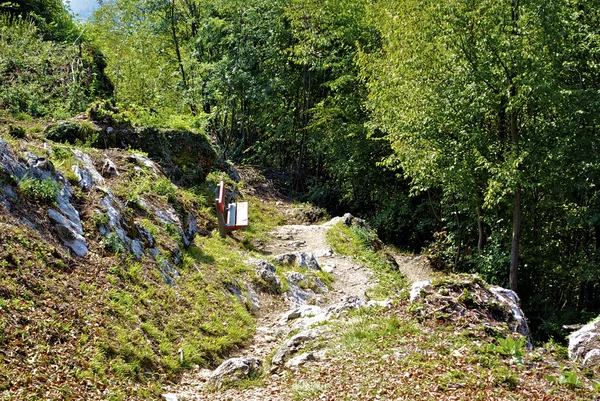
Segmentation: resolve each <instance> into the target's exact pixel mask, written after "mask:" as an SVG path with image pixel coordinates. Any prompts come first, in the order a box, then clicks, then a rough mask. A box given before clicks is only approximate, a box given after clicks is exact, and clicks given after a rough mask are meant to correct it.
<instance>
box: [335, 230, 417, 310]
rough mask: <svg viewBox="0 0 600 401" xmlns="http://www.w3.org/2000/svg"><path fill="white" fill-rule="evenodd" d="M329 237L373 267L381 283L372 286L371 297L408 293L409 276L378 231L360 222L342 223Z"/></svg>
mask: <svg viewBox="0 0 600 401" xmlns="http://www.w3.org/2000/svg"><path fill="white" fill-rule="evenodd" d="M326 238H327V242H328V243H329V244H330V245H331V248H332V250H333V251H334V252H335V253H337V254H339V255H345V256H350V257H352V258H354V259H355V260H356V261H357V262H358V263H362V264H364V265H366V266H368V267H370V268H371V269H372V270H373V272H374V273H375V274H376V277H377V278H378V281H379V283H378V284H377V285H376V286H375V287H373V288H371V289H370V290H369V293H368V295H369V296H370V297H371V298H373V299H384V298H387V297H390V296H397V295H399V294H404V296H406V294H407V291H406V286H407V283H406V279H405V278H404V275H403V274H402V273H401V272H400V270H399V269H398V268H397V267H396V265H395V263H394V262H392V257H391V256H390V255H389V254H388V253H387V252H386V249H385V247H383V246H382V244H381V243H380V242H379V239H378V238H377V235H376V233H375V232H373V231H371V230H368V229H366V228H364V227H359V226H357V225H352V226H347V225H345V224H344V223H338V224H336V225H335V226H333V227H332V228H331V229H330V230H329V231H328V232H327V237H326Z"/></svg>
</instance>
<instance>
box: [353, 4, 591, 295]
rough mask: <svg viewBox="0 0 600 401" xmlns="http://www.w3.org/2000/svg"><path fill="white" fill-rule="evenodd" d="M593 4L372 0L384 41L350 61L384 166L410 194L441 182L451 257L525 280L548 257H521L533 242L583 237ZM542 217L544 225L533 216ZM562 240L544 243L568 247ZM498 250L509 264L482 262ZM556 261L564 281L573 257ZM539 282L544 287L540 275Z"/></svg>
mask: <svg viewBox="0 0 600 401" xmlns="http://www.w3.org/2000/svg"><path fill="white" fill-rule="evenodd" d="M595 6H596V5H595V4H587V3H586V4H585V5H584V4H583V3H578V4H574V3H570V2H566V1H558V0H557V1H551V2H539V1H503V2H492V1H479V0H477V1H476V0H472V1H467V2H458V1H451V2H446V3H444V4H443V5H440V4H439V3H437V2H432V1H425V2H421V1H419V2H417V1H412V0H382V1H378V2H376V3H374V7H373V13H374V18H375V19H376V20H377V21H378V22H379V23H380V27H381V34H382V37H383V38H384V44H383V50H382V52H381V53H380V54H377V55H375V56H373V57H367V56H365V57H364V58H363V60H364V65H365V66H366V73H365V75H366V77H368V78H369V79H370V90H371V95H370V103H371V104H372V109H373V124H372V125H373V127H375V128H378V129H381V130H383V131H384V132H385V133H386V136H387V138H388V139H389V140H390V142H391V144H392V147H393V148H394V155H392V157H390V158H388V163H389V165H390V166H393V167H400V168H401V169H402V171H403V172H404V173H405V175H406V176H407V177H409V178H410V179H411V180H412V187H413V192H414V193H420V192H423V191H431V190H432V189H440V190H441V193H442V194H443V198H442V205H443V207H444V213H443V214H444V219H445V222H446V225H447V228H448V229H449V230H450V231H451V235H452V240H453V242H454V248H453V249H454V250H455V255H456V257H455V258H454V261H453V262H454V265H455V266H456V268H461V265H462V268H465V267H468V266H469V264H468V263H466V262H469V263H471V264H472V263H475V266H476V267H477V268H479V269H489V270H487V271H488V273H489V274H490V275H491V276H492V277H495V279H499V278H501V277H502V276H503V274H501V272H502V269H505V268H507V267H510V269H509V271H510V274H509V277H510V280H509V281H510V286H511V288H513V289H517V265H518V264H519V261H521V267H520V268H521V270H522V269H524V264H525V263H526V264H527V266H528V267H527V268H525V271H524V273H525V276H526V277H528V278H529V277H530V276H531V273H532V271H537V270H538V269H540V268H541V266H542V265H547V264H548V263H550V262H551V261H552V260H551V259H550V258H548V259H545V256H541V255H537V256H535V257H534V256H533V255H532V250H533V249H540V248H539V246H540V245H541V244H544V243H545V242H548V241H550V242H552V241H553V238H556V237H557V236H559V237H563V235H564V234H566V232H570V233H571V234H570V235H575V236H576V237H577V239H575V238H572V239H571V241H574V242H575V243H577V242H579V243H580V245H574V244H572V245H574V246H575V248H577V249H578V251H577V253H579V252H580V251H583V250H584V249H589V244H591V243H593V242H595V238H594V237H595V234H591V233H590V229H589V228H586V229H583V230H578V229H576V227H577V226H580V225H581V224H583V223H584V221H586V220H587V221H588V222H589V223H586V225H587V226H590V224H595V223H591V222H592V221H595V220H594V219H595V218H594V216H595V215H596V212H595V210H596V209H595V205H594V206H593V210H594V211H593V212H592V208H590V206H589V205H590V204H591V203H593V202H595V201H593V200H592V199H595V195H594V191H593V190H592V188H593V187H594V186H595V185H597V182H596V179H595V178H592V177H595V176H590V175H588V174H591V173H594V174H595V171H596V168H597V166H598V157H597V153H596V152H594V149H596V147H597V145H596V143H597V140H596V139H595V131H596V130H597V123H598V121H597V116H598V112H597V111H598V110H597V107H598V105H599V103H598V92H597V88H598V86H597V82H598V80H597V79H598V70H597V67H595V66H596V65H598V64H597V62H596V60H597V57H598V52H597V49H598V40H597V37H598V36H597V33H598V25H597V24H594V21H597V11H595V10H596V9H597V8H595ZM584 166H585V167H584ZM565 177H569V180H570V181H572V182H573V183H577V188H578V189H579V190H580V191H574V190H573V188H572V187H570V184H569V183H568V182H565ZM555 179H556V180H555ZM575 192H577V195H575ZM569 205H570V206H569ZM548 213H550V214H548ZM550 216H552V219H554V221H553V224H550V223H549V222H546V221H544V220H545V218H547V217H550ZM559 216H561V217H559ZM569 216H571V217H569ZM558 221H560V223H558ZM509 222H511V223H510V225H509ZM535 222H537V226H536V225H535V224H534V223H535ZM554 223H558V224H554ZM540 224H541V226H540ZM550 226H553V230H556V229H558V227H560V228H561V230H566V232H564V233H561V234H557V233H556V232H552V231H551V230H550ZM584 231H585V232H586V233H585V234H584V233H583V232H584ZM586 238H587V239H586ZM565 239H566V238H564V237H563V239H562V240H561V242H562V244H560V245H556V246H555V247H554V248H555V250H554V251H553V254H556V252H563V253H565V252H567V251H568V249H569V248H570V246H569V245H567V244H566V243H565V242H564V241H565ZM586 244H588V245H586ZM547 245H549V244H546V246H547ZM524 247H525V248H524ZM465 248H466V249H465ZM472 248H478V249H479V256H477V253H473V252H472V251H471V249H472ZM509 250H510V252H509ZM498 252H499V253H498ZM509 253H510V259H509V265H510V266H506V265H504V264H501V265H500V266H495V267H491V266H490V262H491V263H493V261H490V259H489V256H490V255H492V254H493V255H496V258H495V259H496V260H499V261H502V260H507V259H506V258H505V257H504V256H502V255H507V254H509ZM584 253H587V251H585V252H584ZM563 256H565V255H563ZM524 258H527V259H525V260H524ZM467 259H468V260H467ZM562 259H563V260H562V262H561V264H560V267H559V268H558V269H557V270H559V271H561V275H562V277H563V278H564V277H571V278H575V280H574V281H573V280H572V281H573V286H572V288H573V289H575V288H577V285H578V284H577V283H579V282H580V281H579V280H581V278H582V277H583V276H579V275H578V273H576V271H572V270H569V268H570V267H572V265H573V263H578V262H582V260H581V258H579V257H577V258H575V257H571V256H569V257H567V258H566V259H569V262H567V261H566V260H565V258H562ZM576 260H578V262H576ZM532 262H533V263H534V264H535V266H532V264H531V263H532ZM586 266H587V267H585V268H584V269H583V270H587V271H588V272H589V271H594V270H595V269H592V270H590V269H591V266H590V265H588V264H587V263H586ZM504 274H505V273H504ZM504 277H506V276H504ZM504 280H505V278H504V279H502V281H504ZM528 281H529V280H528ZM538 284H540V283H538ZM543 285H544V290H548V293H552V294H555V295H556V291H554V290H552V289H550V287H551V285H552V284H551V283H550V280H549V281H547V282H544V283H543ZM546 285H548V286H546ZM526 289H527V290H528V291H534V292H535V291H536V290H532V288H531V285H529V284H528V285H527V286H526ZM555 301H556V299H553V302H555Z"/></svg>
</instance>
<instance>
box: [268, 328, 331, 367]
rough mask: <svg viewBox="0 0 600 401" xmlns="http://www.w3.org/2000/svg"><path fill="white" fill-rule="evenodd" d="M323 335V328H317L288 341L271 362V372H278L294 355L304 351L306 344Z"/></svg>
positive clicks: (303, 332)
mask: <svg viewBox="0 0 600 401" xmlns="http://www.w3.org/2000/svg"><path fill="white" fill-rule="evenodd" d="M322 335H323V330H322V329H321V328H315V329H309V330H305V331H302V332H300V333H298V334H296V335H295V336H293V337H291V338H289V339H288V340H286V341H285V342H284V343H283V344H282V345H281V346H280V347H279V349H278V350H277V352H276V353H275V355H274V356H273V359H272V360H271V364H272V367H271V372H275V371H277V370H278V369H279V368H280V367H281V366H283V364H284V363H285V362H286V361H287V360H288V359H289V358H290V357H291V356H292V355H294V354H295V353H297V352H298V351H299V350H300V349H302V348H303V347H304V346H305V345H306V343H308V342H310V341H314V340H316V339H317V338H319V337H321V336H322Z"/></svg>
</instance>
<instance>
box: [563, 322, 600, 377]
mask: <svg viewBox="0 0 600 401" xmlns="http://www.w3.org/2000/svg"><path fill="white" fill-rule="evenodd" d="M569 358H570V359H571V360H573V361H575V362H580V363H581V364H582V365H583V366H588V367H591V366H597V365H599V364H600V317H598V318H596V319H594V320H593V321H592V322H590V323H588V324H586V325H585V326H583V327H582V328H581V329H579V330H577V331H576V332H574V333H572V334H571V335H570V336H569Z"/></svg>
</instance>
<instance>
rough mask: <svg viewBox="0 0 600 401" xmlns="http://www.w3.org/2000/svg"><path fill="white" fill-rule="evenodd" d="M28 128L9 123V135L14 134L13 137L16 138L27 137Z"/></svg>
mask: <svg viewBox="0 0 600 401" xmlns="http://www.w3.org/2000/svg"><path fill="white" fill-rule="evenodd" d="M26 132H27V131H26V130H25V128H24V127H22V126H20V125H15V126H13V125H9V126H8V135H10V136H12V137H13V138H16V139H23V138H25V134H26Z"/></svg>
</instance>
